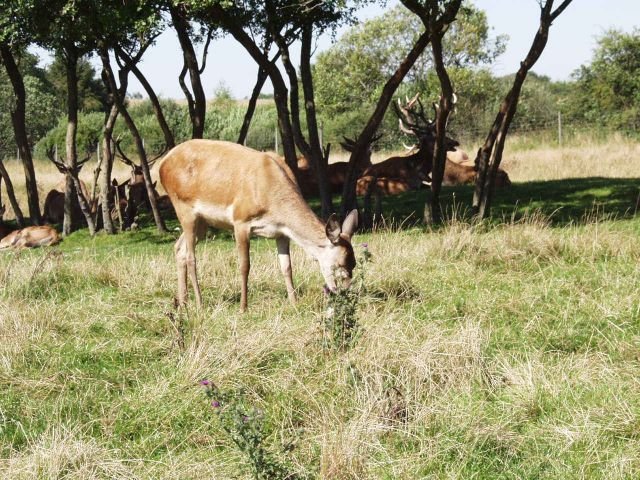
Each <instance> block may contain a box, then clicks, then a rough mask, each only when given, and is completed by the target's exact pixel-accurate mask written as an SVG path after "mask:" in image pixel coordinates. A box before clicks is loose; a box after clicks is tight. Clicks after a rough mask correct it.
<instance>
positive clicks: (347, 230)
mask: <svg viewBox="0 0 640 480" xmlns="http://www.w3.org/2000/svg"><path fill="white" fill-rule="evenodd" d="M357 228H358V210H356V209H355V208H354V209H353V210H351V211H350V212H349V215H347V218H345V219H344V222H342V233H343V234H344V235H346V236H347V237H349V240H351V237H352V236H353V233H354V232H355V231H356V229H357Z"/></svg>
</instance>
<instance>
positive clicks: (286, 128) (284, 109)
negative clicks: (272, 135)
mask: <svg viewBox="0 0 640 480" xmlns="http://www.w3.org/2000/svg"><path fill="white" fill-rule="evenodd" d="M210 13H211V14H212V15H215V16H216V18H218V20H219V21H220V23H221V24H222V25H223V26H224V27H225V28H226V29H227V31H228V32H229V33H230V34H231V35H232V36H233V38H235V39H236V41H237V42H238V43H240V45H242V46H243V47H244V49H245V50H246V51H247V52H248V53H249V55H251V57H252V58H253V59H254V61H255V62H256V63H257V64H258V65H259V66H260V67H262V68H264V69H265V71H266V72H267V75H269V78H270V79H271V83H272V84H273V98H274V102H275V104H276V111H277V112H278V127H279V129H280V134H281V136H282V149H283V150H284V158H285V161H286V162H287V165H288V166H289V167H290V168H291V170H292V171H293V173H294V174H295V175H296V176H297V175H298V161H297V158H296V147H295V144H294V140H293V131H292V127H291V120H290V116H289V107H288V105H287V102H288V90H287V86H286V84H285V82H284V79H283V78H282V74H281V73H280V70H279V69H278V67H277V66H276V65H275V63H274V62H272V61H271V60H270V59H269V57H268V56H267V55H266V54H265V53H263V52H262V51H261V50H260V48H259V47H258V45H256V43H255V42H254V40H253V39H252V38H251V37H250V36H249V35H248V34H247V32H245V31H244V30H243V29H242V26H241V25H238V24H237V23H235V22H234V21H233V18H231V17H230V16H229V15H228V14H227V12H225V10H224V8H222V7H221V6H220V5H218V4H214V5H212V6H211V8H210Z"/></svg>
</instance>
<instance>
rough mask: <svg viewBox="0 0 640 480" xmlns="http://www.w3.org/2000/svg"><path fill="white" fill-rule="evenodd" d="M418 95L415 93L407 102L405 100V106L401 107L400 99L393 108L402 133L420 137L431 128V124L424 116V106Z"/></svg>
mask: <svg viewBox="0 0 640 480" xmlns="http://www.w3.org/2000/svg"><path fill="white" fill-rule="evenodd" d="M419 97H420V93H419V92H418V93H416V94H415V95H414V96H413V98H411V99H410V100H409V98H408V97H407V98H406V104H405V105H402V103H401V102H400V99H398V101H397V104H396V103H394V104H393V106H394V108H395V110H396V115H398V126H399V128H400V130H401V131H402V132H403V133H406V134H408V135H414V136H420V135H423V134H425V133H427V131H429V130H430V129H431V128H432V127H433V122H432V121H431V120H429V119H428V118H427V117H426V116H425V114H424V106H423V105H422V102H421V101H420V98H419Z"/></svg>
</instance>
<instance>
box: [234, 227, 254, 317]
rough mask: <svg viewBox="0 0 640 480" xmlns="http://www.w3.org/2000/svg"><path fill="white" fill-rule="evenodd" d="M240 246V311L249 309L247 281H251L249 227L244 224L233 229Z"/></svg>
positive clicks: (237, 245)
mask: <svg viewBox="0 0 640 480" xmlns="http://www.w3.org/2000/svg"><path fill="white" fill-rule="evenodd" d="M233 233H234V235H235V237H236V247H237V248H238V260H239V264H240V313H244V312H245V311H246V310H247V283H248V282H249V269H250V268H251V263H250V261H249V234H250V231H249V228H248V227H246V226H244V225H236V226H235V227H234V229H233Z"/></svg>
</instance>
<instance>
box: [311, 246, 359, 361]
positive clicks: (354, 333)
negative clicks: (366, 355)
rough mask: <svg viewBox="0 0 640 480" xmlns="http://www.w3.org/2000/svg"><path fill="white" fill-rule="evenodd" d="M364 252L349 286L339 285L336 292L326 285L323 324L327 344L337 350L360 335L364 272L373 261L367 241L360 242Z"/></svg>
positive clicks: (347, 345) (346, 346) (347, 346)
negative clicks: (359, 304) (325, 305)
mask: <svg viewBox="0 0 640 480" xmlns="http://www.w3.org/2000/svg"><path fill="white" fill-rule="evenodd" d="M360 246H361V247H362V252H361V254H360V255H359V258H358V263H359V265H360V267H359V268H358V270H357V273H356V275H355V277H354V279H353V281H352V282H351V286H350V287H349V288H347V287H344V286H342V285H338V286H337V288H336V291H335V292H331V291H329V289H328V288H326V287H325V289H324V293H325V297H326V299H327V309H326V311H325V315H324V318H323V326H324V329H325V332H327V335H326V337H325V346H329V347H332V348H334V349H336V350H347V349H348V348H349V347H350V346H351V345H352V344H353V342H355V340H356V339H357V337H358V334H359V332H360V326H359V325H358V302H359V300H360V297H361V296H362V295H363V294H364V293H365V291H366V289H365V285H364V276H365V275H364V274H365V270H366V265H367V263H369V262H370V261H371V252H370V251H369V248H368V247H369V246H368V244H366V243H362V244H360Z"/></svg>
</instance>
